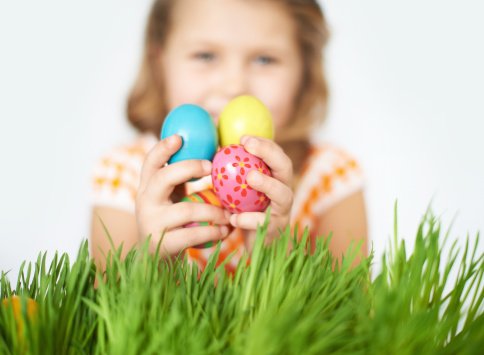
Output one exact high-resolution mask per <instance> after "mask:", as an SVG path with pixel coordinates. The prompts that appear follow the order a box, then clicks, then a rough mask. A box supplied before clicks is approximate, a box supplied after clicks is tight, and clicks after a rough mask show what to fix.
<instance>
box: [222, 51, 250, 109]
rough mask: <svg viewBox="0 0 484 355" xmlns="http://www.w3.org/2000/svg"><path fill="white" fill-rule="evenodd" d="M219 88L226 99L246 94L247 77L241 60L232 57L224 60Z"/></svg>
mask: <svg viewBox="0 0 484 355" xmlns="http://www.w3.org/2000/svg"><path fill="white" fill-rule="evenodd" d="M221 86H222V87H221V90H222V92H223V93H224V96H226V97H227V98H228V99H231V98H233V97H236V96H239V95H243V94H247V93H248V90H249V77H248V73H247V68H246V67H245V64H244V62H243V61H242V60H240V59H239V60H237V59H233V60H230V61H227V62H226V65H225V68H224V73H223V80H222V84H221Z"/></svg>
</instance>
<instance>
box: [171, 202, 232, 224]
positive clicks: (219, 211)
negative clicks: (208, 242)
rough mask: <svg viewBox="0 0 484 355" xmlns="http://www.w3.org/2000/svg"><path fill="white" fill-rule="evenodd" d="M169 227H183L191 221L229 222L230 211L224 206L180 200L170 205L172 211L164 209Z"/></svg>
mask: <svg viewBox="0 0 484 355" xmlns="http://www.w3.org/2000/svg"><path fill="white" fill-rule="evenodd" d="M164 214H165V215H164V217H165V219H166V220H167V222H168V223H167V225H166V228H167V229H173V228H178V227H182V226H184V225H186V224H189V223H191V222H209V223H214V224H229V222H230V212H229V211H227V210H224V209H223V208H220V207H217V206H212V205H208V204H205V203H197V202H179V203H175V204H174V205H173V206H170V212H169V213H167V211H166V209H164Z"/></svg>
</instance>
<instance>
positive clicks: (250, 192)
mask: <svg viewBox="0 0 484 355" xmlns="http://www.w3.org/2000/svg"><path fill="white" fill-rule="evenodd" d="M251 170H258V171H259V172H261V173H263V174H266V175H269V176H271V173H270V170H269V168H268V167H267V165H266V164H265V163H264V162H263V161H262V160H261V159H260V158H258V157H256V156H254V155H252V154H250V153H248V152H247V151H246V150H245V149H244V147H243V146H242V145H236V144H231V145H229V146H226V147H223V148H220V149H219V151H218V152H217V154H215V157H214V159H213V168H212V182H213V187H214V191H215V194H216V195H217V197H218V198H219V199H220V201H221V202H222V205H223V206H224V207H225V208H226V209H227V210H229V211H230V212H231V213H241V212H261V211H264V210H265V209H266V208H267V206H268V205H269V203H270V200H269V198H268V197H267V196H266V195H265V194H263V193H262V192H260V191H257V190H254V189H253V188H252V187H250V186H249V184H248V183H247V175H248V174H249V172H250V171H251Z"/></svg>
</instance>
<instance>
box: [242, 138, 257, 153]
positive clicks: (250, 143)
mask: <svg viewBox="0 0 484 355" xmlns="http://www.w3.org/2000/svg"><path fill="white" fill-rule="evenodd" d="M241 143H242V145H243V146H244V148H245V150H247V151H248V152H249V153H251V152H252V151H253V150H254V148H255V144H256V141H255V139H254V138H252V137H249V136H244V137H242V139H241Z"/></svg>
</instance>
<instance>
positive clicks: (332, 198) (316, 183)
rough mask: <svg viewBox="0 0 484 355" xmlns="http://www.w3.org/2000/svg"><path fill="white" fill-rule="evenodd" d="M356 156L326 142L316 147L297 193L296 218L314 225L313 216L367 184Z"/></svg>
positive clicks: (294, 212)
mask: <svg viewBox="0 0 484 355" xmlns="http://www.w3.org/2000/svg"><path fill="white" fill-rule="evenodd" d="M364 181H365V179H364V175H363V171H362V169H361V167H360V164H359V163H358V162H357V160H356V159H355V158H354V157H353V156H351V155H350V154H348V153H347V152H346V151H344V150H342V149H339V148H336V147H333V146H330V145H326V146H322V147H319V148H313V150H312V152H311V154H310V156H309V158H308V161H307V164H306V166H305V168H304V170H303V173H302V175H301V180H300V183H299V186H298V189H297V191H296V194H295V197H294V206H293V212H292V213H293V219H296V220H297V221H299V222H302V223H303V224H304V225H312V224H313V222H314V219H315V218H317V217H318V216H321V215H322V214H324V212H326V211H327V210H328V209H330V208H331V207H333V206H334V205H336V204H337V203H338V202H340V201H342V200H343V199H345V198H346V197H348V196H350V195H352V194H354V193H356V192H357V191H360V190H362V189H363V187H364Z"/></svg>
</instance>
